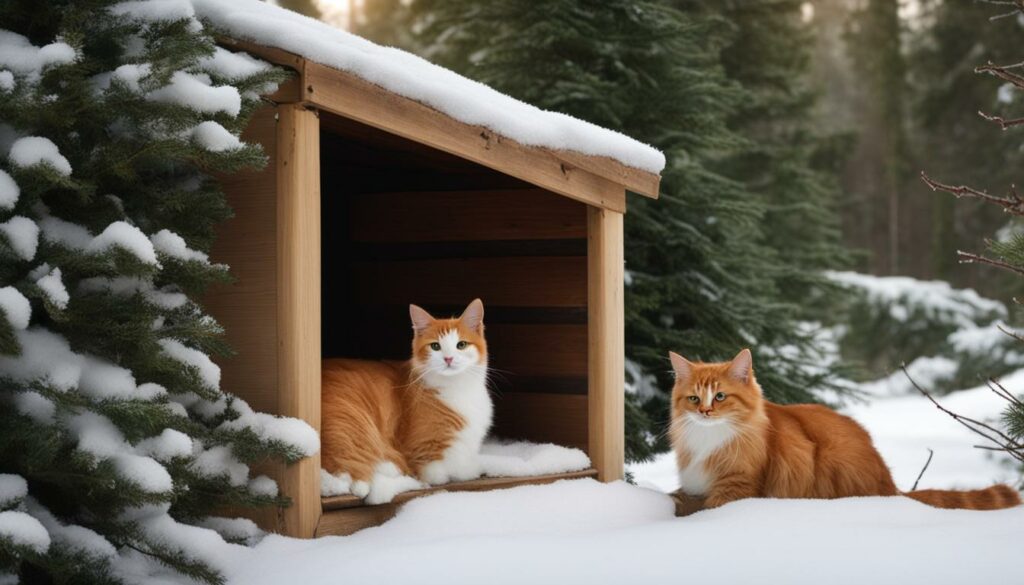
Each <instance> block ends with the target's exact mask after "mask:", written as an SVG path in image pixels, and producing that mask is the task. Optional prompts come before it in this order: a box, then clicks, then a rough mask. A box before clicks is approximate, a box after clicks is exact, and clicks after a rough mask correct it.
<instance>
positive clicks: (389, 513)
mask: <svg viewBox="0 0 1024 585" xmlns="http://www.w3.org/2000/svg"><path fill="white" fill-rule="evenodd" d="M596 475H597V471H595V470H593V469H586V470H583V471H574V472H569V473H555V474H550V475H537V476H533V477H497V478H481V479H477V480H473V481H464V482H457V483H451V484H448V485H443V486H437V487H432V488H429V489H425V490H416V491H412V492H406V493H403V494H398V495H397V496H395V500H394V501H393V502H391V503H388V504H380V505H377V506H364V505H363V503H362V501H361V500H360V499H358V498H356V497H355V496H335V497H328V498H323V510H324V512H323V516H321V518H320V525H319V526H317V530H316V536H317V537H320V536H330V535H335V536H347V535H349V534H352V533H354V532H357V531H359V530H362V529H364V528H369V527H371V526H378V525H380V524H383V523H384V522H387V521H388V520H390V519H391V518H393V517H394V516H395V514H396V513H397V512H398V509H399V508H400V507H401V505H402V504H404V503H405V502H408V501H409V500H412V499H415V498H418V497H422V496H425V495H429V494H433V493H438V492H461V491H486V490H495V489H507V488H511V487H516V486H520V485H541V484H546V483H553V482H556V481H560V480H563V479H582V478H587V477H595V476H596Z"/></svg>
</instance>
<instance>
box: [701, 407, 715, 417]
mask: <svg viewBox="0 0 1024 585" xmlns="http://www.w3.org/2000/svg"><path fill="white" fill-rule="evenodd" d="M697 410H698V411H699V412H700V413H701V414H703V415H704V416H711V411H712V410H714V409H713V408H704V407H703V406H701V407H698V408H697Z"/></svg>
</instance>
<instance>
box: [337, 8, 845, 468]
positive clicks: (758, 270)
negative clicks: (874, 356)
mask: <svg viewBox="0 0 1024 585" xmlns="http://www.w3.org/2000/svg"><path fill="white" fill-rule="evenodd" d="M387 3H388V4H389V5H391V4H395V3H392V2H390V0H387ZM401 4H402V5H401V6H399V7H395V8H394V9H393V10H390V11H380V10H378V11H369V10H367V11H366V12H365V13H364V14H363V15H362V17H363V18H362V19H361V20H360V22H361V25H360V26H359V28H357V30H356V32H358V33H360V34H366V35H370V36H371V38H372V35H373V34H374V31H376V30H383V29H386V28H400V29H402V30H406V31H410V32H411V35H412V38H411V40H410V41H409V42H408V43H407V44H405V48H408V49H410V50H413V51H415V52H418V53H420V54H421V55H423V56H425V57H426V58H428V59H430V60H432V61H434V62H436V63H439V64H441V65H444V66H446V67H449V68H451V69H454V70H455V71H458V72H459V73H462V74H463V75H467V76H468V77H471V78H474V79H477V80H479V81H482V82H484V83H487V84H488V85H491V86H492V87H495V88H497V89H498V90H500V91H503V92H505V93H507V94H509V95H512V96H514V97H516V98H519V99H522V100H523V101H526V102H528V103H531V104H534V105H537V106H540V107H542V108H545V109H549V110H555V111H560V112H564V113H567V114H570V115H573V116H576V117H579V118H582V119H584V120H587V121H590V122H593V123H596V124H599V125H601V126H605V127H608V128H612V129H616V130H620V131H622V132H624V133H626V134H628V135H630V136H633V137H636V138H638V139H640V140H644V141H646V142H648V143H650V144H652V145H654V146H656V147H658V148H660V149H661V150H663V151H664V152H665V154H666V156H667V158H668V160H669V163H668V166H667V168H666V169H665V171H664V172H663V180H662V193H661V198H660V199H659V200H658V201H650V200H647V199H644V198H640V197H636V198H633V199H631V200H630V202H629V205H630V208H629V213H627V214H626V226H625V227H626V268H627V271H628V272H627V275H628V280H627V287H626V345H627V347H626V352H627V357H628V376H627V377H628V379H629V382H630V386H631V388H633V389H635V392H633V393H631V394H629V395H628V400H627V433H626V434H627V437H626V446H627V447H626V455H627V458H628V459H630V460H636V459H642V458H645V457H647V456H649V455H650V454H651V453H653V452H656V451H658V450H664V449H666V448H667V445H665V444H664V443H663V442H660V441H659V440H658V437H659V436H661V435H663V432H664V430H665V425H666V424H667V422H668V408H667V405H668V401H667V396H668V390H669V389H670V388H671V385H672V374H671V367H670V366H669V364H668V363H667V356H666V354H667V350H668V349H674V350H676V351H680V352H682V353H684V354H685V355H687V356H688V357H691V358H694V359H703V360H716V359H728V358H731V357H732V356H733V355H735V354H736V352H737V351H738V349H739V348H741V347H746V346H752V347H753V348H754V350H755V352H757V354H758V355H757V357H756V358H755V361H757V363H758V376H759V378H760V379H761V380H762V382H763V383H764V386H765V388H766V390H767V392H768V393H769V395H770V396H771V398H773V399H775V400H779V401H784V402H792V401H811V400H814V396H813V393H812V392H811V390H812V389H815V388H821V387H823V386H824V385H825V384H827V380H828V377H829V369H828V368H827V367H825V368H820V367H817V366H819V365H820V364H821V360H818V359H817V358H816V357H814V356H812V355H810V354H808V353H807V351H806V350H807V349H808V348H809V347H810V344H809V338H808V337H807V336H806V335H805V333H804V330H803V329H802V328H801V327H799V326H798V323H797V321H798V318H799V316H800V315H801V308H800V307H799V306H798V305H797V302H798V301H801V299H796V298H793V297H789V298H786V297H784V296H783V293H782V292H781V290H782V285H783V284H786V285H787V287H788V288H787V289H786V290H787V291H790V290H793V289H794V288H801V289H803V290H807V287H806V286H803V285H801V286H799V287H797V286H789V283H793V282H795V280H793V270H797V271H799V270H801V268H799V267H797V268H791V267H789V266H786V265H784V263H783V261H781V260H780V254H779V252H778V251H777V250H776V249H774V248H773V247H772V245H771V243H770V242H769V241H768V239H767V238H766V235H765V233H764V231H763V229H762V228H763V224H762V222H763V220H764V217H765V213H766V212H767V211H768V209H769V206H768V200H769V198H768V197H766V196H763V195H762V194H759V193H758V192H755V191H753V190H752V189H751V185H749V184H748V183H747V182H746V180H747V179H748V178H749V176H748V175H745V174H744V173H741V172H739V169H738V168H736V167H735V166H734V165H730V164H724V163H725V161H728V160H730V159H732V160H740V158H741V157H742V155H743V153H744V152H750V151H751V149H752V148H753V146H752V143H751V142H750V141H747V140H745V139H744V138H743V137H742V136H740V135H739V134H737V133H736V132H735V131H734V130H732V129H730V127H729V125H730V123H732V122H734V118H733V117H734V116H735V115H736V114H737V113H739V112H741V111H743V110H744V109H746V106H744V105H743V101H744V100H745V99H751V98H753V99H758V97H757V95H756V94H754V93H752V92H747V91H745V90H744V88H743V87H741V86H740V85H739V84H738V83H736V82H735V81H730V80H729V79H728V78H727V75H726V73H725V71H724V69H723V66H722V54H721V53H722V50H723V49H724V48H725V47H727V46H729V44H730V43H731V42H732V41H733V39H734V38H735V37H734V36H733V35H734V33H735V29H734V27H733V26H732V25H730V23H729V22H728V21H727V20H725V19H724V18H722V16H721V15H720V14H717V13H715V12H714V11H713V10H704V9H698V8H696V7H693V6H690V5H689V4H685V5H684V3H679V2H666V1H660V0H646V1H632V0H628V1H627V0H609V1H607V2H601V3H593V2H582V1H580V0H552V1H550V2H543V3H536V2H529V1H527V0H501V1H498V0H493V1H492V0H487V1H475V0H414V1H413V2H411V3H401ZM673 5H681V7H682V8H683V10H679V9H676V8H674V7H673ZM369 6H374V3H372V2H371V3H370V4H369ZM783 8H785V9H788V8H789V6H788V5H787V6H784V7H783ZM737 10H740V9H737ZM380 19H383V20H384V21H385V22H387V26H385V25H382V24H381V22H380ZM392 38H399V40H401V39H400V37H397V36H394V35H392ZM758 50H767V49H766V48H764V47H760V48H758ZM780 140H781V139H780ZM800 156H805V153H800ZM792 160H793V161H795V162H793V163H792V164H794V165H800V164H806V162H805V161H806V158H803V159H800V158H797V157H796V156H794V157H793V159H792ZM787 162H789V161H787ZM780 170H781V169H780ZM796 170H797V171H809V169H808V168H807V167H806V166H805V167H801V168H798V169H796ZM815 188H817V187H815ZM810 209H811V206H806V207H801V206H794V207H793V210H792V211H791V213H793V214H794V218H793V220H794V222H795V223H798V224H799V223H800V222H806V223H807V224H809V223H810V222H814V221H818V218H816V217H815V216H814V214H816V213H819V211H817V210H815V211H813V212H812V213H808V211H809V210H810ZM832 223H833V222H829V223H828V224H827V225H832ZM827 225H826V227H824V229H822V230H821V231H817V232H815V231H813V230H809V229H808V230H807V231H805V232H803V233H802V234H801V237H807V238H815V237H818V234H822V233H824V234H826V235H827V236H828V237H829V238H831V237H832V235H831V234H829V233H828V228H827ZM805 227H806V226H805ZM805 243H806V244H807V246H812V245H814V244H815V242H805ZM802 249H803V248H802ZM805 266H806V265H805ZM807 269H809V268H807ZM810 281H811V279H810V278H805V279H804V280H803V282H805V283H809V282H810Z"/></svg>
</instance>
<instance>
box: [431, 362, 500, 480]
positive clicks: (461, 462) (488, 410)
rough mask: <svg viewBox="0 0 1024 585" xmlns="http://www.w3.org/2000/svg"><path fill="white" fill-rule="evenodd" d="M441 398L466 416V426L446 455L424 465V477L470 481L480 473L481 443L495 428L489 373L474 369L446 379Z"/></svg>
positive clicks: (463, 418)
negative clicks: (493, 426) (488, 383)
mask: <svg viewBox="0 0 1024 585" xmlns="http://www.w3.org/2000/svg"><path fill="white" fill-rule="evenodd" d="M437 393H438V398H440V399H441V401H442V402H444V403H445V405H446V406H448V408H451V409H452V410H454V411H455V412H456V413H458V415H459V416H461V417H462V420H463V422H464V426H463V427H462V429H460V430H459V432H458V434H456V436H455V438H454V439H453V441H452V444H451V445H449V446H448V449H446V450H445V452H444V455H443V457H442V458H441V459H440V460H438V461H434V462H432V463H429V464H427V465H426V466H425V467H424V468H423V472H422V477H423V479H424V480H425V481H426V482H427V483H429V484H432V485H436V484H442V483H448V482H449V481H468V480H470V479H476V478H478V477H480V475H481V473H482V472H483V470H482V469H481V467H480V445H481V444H482V443H483V441H484V437H486V436H487V432H488V431H489V430H490V429H491V422H492V419H493V417H494V405H493V404H492V403H491V395H490V393H488V392H487V374H486V371H484V372H475V371H470V372H466V373H465V374H463V375H460V376H457V377H453V378H449V379H446V380H444V381H443V382H442V383H441V384H438V387H437Z"/></svg>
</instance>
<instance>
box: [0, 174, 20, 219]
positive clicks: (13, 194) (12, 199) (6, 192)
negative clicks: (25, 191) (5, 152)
mask: <svg viewBox="0 0 1024 585" xmlns="http://www.w3.org/2000/svg"><path fill="white" fill-rule="evenodd" d="M19 197H21V188H20V187H18V184H17V183H16V182H14V178H13V177H11V176H10V175H9V174H7V171H4V170H3V169H0V208H3V209H6V210H8V211H9V210H11V209H14V205H15V204H16V203H18V198H19Z"/></svg>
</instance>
